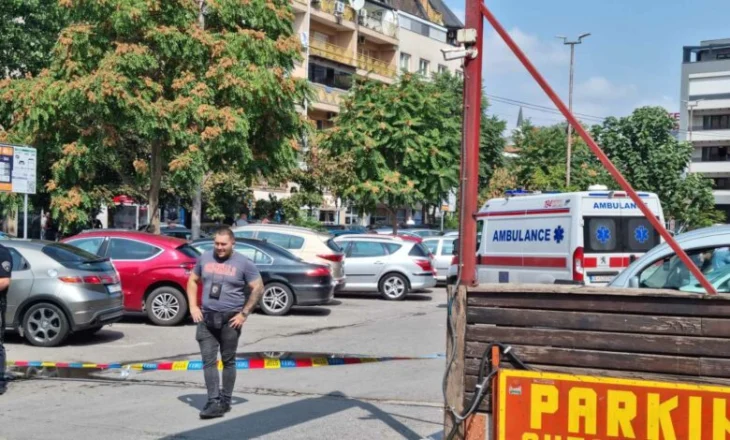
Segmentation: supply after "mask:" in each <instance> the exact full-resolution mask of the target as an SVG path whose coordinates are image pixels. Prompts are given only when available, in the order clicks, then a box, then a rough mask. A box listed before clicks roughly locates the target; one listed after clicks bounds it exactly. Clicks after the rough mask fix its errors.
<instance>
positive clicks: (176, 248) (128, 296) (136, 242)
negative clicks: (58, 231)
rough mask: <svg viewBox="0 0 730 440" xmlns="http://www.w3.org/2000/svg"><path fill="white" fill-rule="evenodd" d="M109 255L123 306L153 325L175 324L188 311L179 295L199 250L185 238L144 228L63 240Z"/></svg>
mask: <svg viewBox="0 0 730 440" xmlns="http://www.w3.org/2000/svg"><path fill="white" fill-rule="evenodd" d="M63 242H64V243H68V244H71V245H73V246H76V247H77V248H80V249H83V250H85V251H87V252H89V253H92V254H96V255H99V256H101V257H105V258H109V259H110V260H111V262H112V263H113V264H114V267H115V268H116V270H117V272H118V273H119V277H120V279H121V281H122V291H123V293H124V309H125V310H126V311H128V312H144V313H146V314H147V317H148V318H149V319H150V321H152V322H153V323H154V324H156V325H165V326H168V325H176V324H178V323H180V321H182V320H183V319H184V318H185V316H187V313H188V303H187V298H186V294H185V288H186V286H187V282H188V277H189V276H190V271H191V270H192V269H193V267H195V262H196V261H197V258H198V256H199V255H200V252H198V250H197V249H195V248H194V247H192V246H190V244H188V243H187V242H186V241H184V240H181V239H178V238H173V237H167V236H164V235H155V234H148V233H146V232H134V231H121V230H110V229H96V230H92V231H86V232H82V233H81V234H79V235H75V236H73V237H69V238H66V239H64V240H63Z"/></svg>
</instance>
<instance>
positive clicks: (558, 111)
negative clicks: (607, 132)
mask: <svg viewBox="0 0 730 440" xmlns="http://www.w3.org/2000/svg"><path fill="white" fill-rule="evenodd" d="M485 95H487V97H490V98H493V99H495V100H500V101H508V102H505V103H509V104H514V105H522V106H530V107H537V108H541V109H544V110H548V111H551V112H555V113H558V114H561V115H562V112H561V111H560V110H558V109H556V108H555V107H547V106H544V105H540V104H534V103H531V102H525V101H520V100H517V99H512V98H505V97H503V96H497V95H492V94H489V93H485ZM573 114H574V115H576V116H582V117H584V118H588V119H600V120H601V121H603V120H605V119H607V117H605V116H596V115H589V114H586V113H578V112H573Z"/></svg>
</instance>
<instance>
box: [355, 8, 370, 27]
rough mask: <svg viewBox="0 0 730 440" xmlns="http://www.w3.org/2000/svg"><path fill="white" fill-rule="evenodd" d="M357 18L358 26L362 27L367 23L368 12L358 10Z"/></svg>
mask: <svg viewBox="0 0 730 440" xmlns="http://www.w3.org/2000/svg"><path fill="white" fill-rule="evenodd" d="M357 18H358V21H359V23H360V24H362V25H364V24H365V23H367V21H368V10H367V9H360V11H359V12H358V13H357Z"/></svg>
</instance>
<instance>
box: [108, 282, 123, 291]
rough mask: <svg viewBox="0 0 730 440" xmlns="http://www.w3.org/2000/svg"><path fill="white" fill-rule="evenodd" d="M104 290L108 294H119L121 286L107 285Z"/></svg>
mask: <svg viewBox="0 0 730 440" xmlns="http://www.w3.org/2000/svg"><path fill="white" fill-rule="evenodd" d="M106 288H107V290H108V291H109V293H120V292H121V291H122V285H121V284H107V286H106Z"/></svg>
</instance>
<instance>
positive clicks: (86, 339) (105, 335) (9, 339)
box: [5, 329, 124, 347]
mask: <svg viewBox="0 0 730 440" xmlns="http://www.w3.org/2000/svg"><path fill="white" fill-rule="evenodd" d="M123 338H124V333H122V332H119V331H115V330H104V329H102V330H100V331H99V332H98V333H96V334H93V335H86V334H71V335H70V336H69V337H68V339H66V340H65V341H64V342H63V343H62V344H61V346H62V347H63V346H65V345H70V346H74V347H82V346H86V345H99V344H108V343H111V342H115V341H118V340H120V339H123ZM5 344H18V345H28V346H30V345H31V344H30V343H29V342H28V341H27V340H26V339H25V338H23V337H21V336H20V333H17V332H12V333H11V332H8V333H6V334H5Z"/></svg>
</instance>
